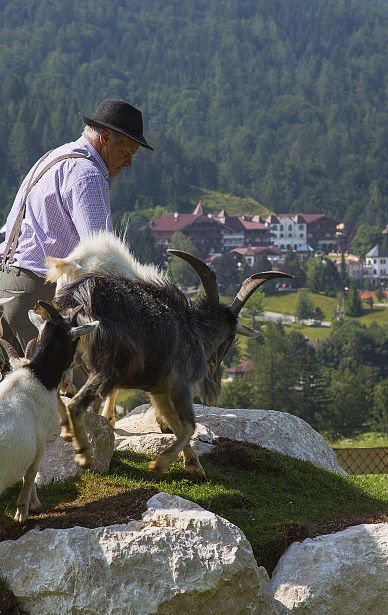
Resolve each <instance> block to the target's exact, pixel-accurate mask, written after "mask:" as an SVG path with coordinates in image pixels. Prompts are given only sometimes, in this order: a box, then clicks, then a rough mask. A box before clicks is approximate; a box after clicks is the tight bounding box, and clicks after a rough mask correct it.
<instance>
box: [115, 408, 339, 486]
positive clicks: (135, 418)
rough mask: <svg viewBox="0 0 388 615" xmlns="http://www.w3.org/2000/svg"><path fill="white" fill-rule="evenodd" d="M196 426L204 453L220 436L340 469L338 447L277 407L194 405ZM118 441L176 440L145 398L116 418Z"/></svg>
mask: <svg viewBox="0 0 388 615" xmlns="http://www.w3.org/2000/svg"><path fill="white" fill-rule="evenodd" d="M195 414H196V430H195V433H194V437H193V440H192V444H193V447H194V449H195V450H196V452H197V453H198V454H199V455H201V454H203V453H208V452H211V451H212V450H213V448H214V444H215V441H216V440H217V438H220V437H222V438H229V439H231V440H238V441H240V442H249V443H251V444H257V445H259V446H263V447H264V448H268V449H271V450H274V451H276V452H278V453H282V454H284V455H289V456H290V457H296V458H298V459H305V460H307V461H311V462H312V463H315V464H317V465H319V466H322V467H323V468H327V469H329V470H334V471H336V472H339V473H341V474H346V472H345V471H344V470H343V469H342V468H341V467H340V466H339V465H338V462H337V458H336V456H335V453H334V451H333V450H332V448H330V446H329V445H328V444H327V442H326V440H325V439H324V438H323V437H322V436H321V435H320V434H319V433H318V432H316V431H315V430H314V429H313V428H312V427H311V426H310V425H309V424H308V423H306V422H305V421H303V420H302V419H300V418H299V417H297V416H294V415H292V414H288V413H287V412H277V411H275V410H243V409H238V410H228V409H225V408H215V407H210V406H202V405H199V404H196V405H195ZM115 433H116V441H115V447H116V448H117V449H118V450H125V449H131V450H134V451H136V452H139V453H147V454H151V455H156V454H158V453H160V452H161V451H162V450H163V449H164V448H166V446H168V445H169V444H170V443H171V442H172V441H173V440H174V436H173V435H169V434H162V433H161V432H160V429H159V426H158V424H157V422H156V419H155V415H154V411H153V408H152V406H150V405H149V404H143V405H142V406H139V408H136V409H135V410H133V411H132V412H131V413H130V414H129V415H128V416H126V417H124V418H123V419H120V420H119V421H117V423H116V431H115Z"/></svg>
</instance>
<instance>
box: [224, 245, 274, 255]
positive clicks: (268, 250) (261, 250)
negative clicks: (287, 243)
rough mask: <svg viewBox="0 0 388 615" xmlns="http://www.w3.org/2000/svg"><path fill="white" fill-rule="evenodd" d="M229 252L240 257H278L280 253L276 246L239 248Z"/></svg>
mask: <svg viewBox="0 0 388 615" xmlns="http://www.w3.org/2000/svg"><path fill="white" fill-rule="evenodd" d="M231 252H237V254H241V255H242V256H257V255H258V254H273V255H279V254H281V253H282V252H281V250H279V248H276V246H253V247H251V246H240V247H239V248H233V250H231Z"/></svg>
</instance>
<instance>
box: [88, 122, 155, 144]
mask: <svg viewBox="0 0 388 615" xmlns="http://www.w3.org/2000/svg"><path fill="white" fill-rule="evenodd" d="M80 116H81V117H82V119H83V121H84V123H85V124H87V125H88V126H97V127H98V128H110V129H111V130H114V131H115V132H119V133H120V134H122V135H124V136H125V137H128V138H129V139H132V141H136V143H138V144H139V145H141V146H142V147H145V148H146V149H150V150H152V151H153V149H154V148H153V147H151V145H148V143H147V141H146V140H145V138H144V137H143V136H141V135H134V134H131V133H129V132H126V131H125V130H122V129H121V128H118V127H117V126H114V124H107V123H106V122H100V121H99V120H94V119H93V118H91V117H88V116H87V115H84V114H83V113H80Z"/></svg>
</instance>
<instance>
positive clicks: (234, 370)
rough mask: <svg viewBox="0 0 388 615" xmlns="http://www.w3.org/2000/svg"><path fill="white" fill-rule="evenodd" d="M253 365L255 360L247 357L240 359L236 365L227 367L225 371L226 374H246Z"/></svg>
mask: <svg viewBox="0 0 388 615" xmlns="http://www.w3.org/2000/svg"><path fill="white" fill-rule="evenodd" d="M255 365H256V363H255V361H252V359H247V360H246V361H242V362H241V363H239V364H238V365H234V366H233V367H228V368H227V370H226V371H227V372H228V374H247V373H249V372H251V371H253V370H254V368H255Z"/></svg>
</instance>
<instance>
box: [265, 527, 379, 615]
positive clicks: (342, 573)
mask: <svg viewBox="0 0 388 615" xmlns="http://www.w3.org/2000/svg"><path fill="white" fill-rule="evenodd" d="M271 585H272V589H273V592H274V596H275V598H276V600H277V601H279V602H280V603H282V604H283V605H284V607H285V608H286V610H285V612H288V613H292V614H294V613H295V615H296V614H298V613H300V614H302V613H303V615H309V614H310V615H340V614H341V615H346V614H347V613H352V615H366V614H368V615H382V613H386V612H387V610H388V523H381V524H374V525H357V526H354V527H349V528H347V529H346V530H343V531H342V532H337V533H335V534H328V535H325V536H319V537H317V538H312V539H311V538H308V539H307V540H304V541H303V542H295V543H293V544H292V545H291V546H290V547H289V548H288V550H287V551H286V552H285V554H284V555H283V556H282V557H281V558H280V560H279V562H278V564H277V566H276V568H275V570H274V573H273V576H272V582H271ZM279 612H282V611H279Z"/></svg>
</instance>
